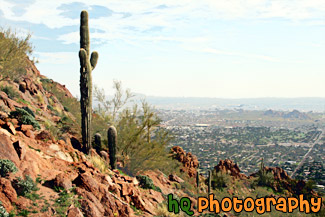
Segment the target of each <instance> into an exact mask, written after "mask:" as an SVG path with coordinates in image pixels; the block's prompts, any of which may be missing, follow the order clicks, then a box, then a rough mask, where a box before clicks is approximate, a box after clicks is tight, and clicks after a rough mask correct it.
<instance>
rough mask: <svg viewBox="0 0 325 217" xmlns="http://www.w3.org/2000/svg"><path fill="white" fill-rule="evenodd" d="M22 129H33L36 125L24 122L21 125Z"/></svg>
mask: <svg viewBox="0 0 325 217" xmlns="http://www.w3.org/2000/svg"><path fill="white" fill-rule="evenodd" d="M20 129H21V131H23V132H25V131H27V130H33V129H34V127H33V125H26V124H22V125H21V127H20Z"/></svg>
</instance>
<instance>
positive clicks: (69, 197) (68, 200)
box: [54, 189, 80, 217]
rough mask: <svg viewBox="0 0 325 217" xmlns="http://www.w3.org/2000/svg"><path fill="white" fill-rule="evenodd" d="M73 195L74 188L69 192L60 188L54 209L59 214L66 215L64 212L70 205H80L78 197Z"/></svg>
mask: <svg viewBox="0 0 325 217" xmlns="http://www.w3.org/2000/svg"><path fill="white" fill-rule="evenodd" d="M75 195H76V194H75V191H74V189H72V191H70V192H68V191H67V190H62V191H61V192H60V193H59V198H57V199H56V200H55V203H54V207H55V211H56V212H57V214H58V215H59V216H62V217H63V216H66V212H67V210H68V208H69V207H70V206H71V205H73V206H75V207H80V204H79V202H78V198H75Z"/></svg>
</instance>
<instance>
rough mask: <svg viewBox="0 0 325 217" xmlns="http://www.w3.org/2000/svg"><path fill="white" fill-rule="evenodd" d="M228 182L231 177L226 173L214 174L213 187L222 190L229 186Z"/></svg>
mask: <svg viewBox="0 0 325 217" xmlns="http://www.w3.org/2000/svg"><path fill="white" fill-rule="evenodd" d="M228 182H229V177H227V175H226V174H223V173H221V172H218V173H216V174H213V175H212V180H211V187H212V188H213V189H219V190H222V189H223V188H225V187H227V183H228Z"/></svg>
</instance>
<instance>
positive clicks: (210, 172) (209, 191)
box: [208, 170, 212, 194]
mask: <svg viewBox="0 0 325 217" xmlns="http://www.w3.org/2000/svg"><path fill="white" fill-rule="evenodd" d="M211 176H212V171H211V170H209V178H208V194H211V178H212V177H211Z"/></svg>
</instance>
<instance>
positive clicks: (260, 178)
mask: <svg viewBox="0 0 325 217" xmlns="http://www.w3.org/2000/svg"><path fill="white" fill-rule="evenodd" d="M274 182H275V180H274V176H273V174H272V172H267V171H266V170H265V169H264V167H263V168H261V169H260V170H259V171H258V172H257V180H256V181H255V182H253V184H252V187H254V186H255V185H257V186H262V187H270V188H273V185H274Z"/></svg>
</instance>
